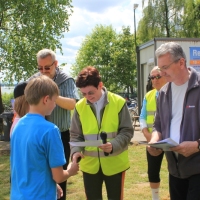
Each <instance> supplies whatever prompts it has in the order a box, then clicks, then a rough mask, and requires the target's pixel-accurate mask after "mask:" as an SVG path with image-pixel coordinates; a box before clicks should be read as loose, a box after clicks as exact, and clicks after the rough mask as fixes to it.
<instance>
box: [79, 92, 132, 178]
mask: <svg viewBox="0 0 200 200" xmlns="http://www.w3.org/2000/svg"><path fill="white" fill-rule="evenodd" d="M108 101H109V103H108V104H107V105H106V106H105V109H104V113H103V116H102V120H101V127H100V128H99V127H98V121H97V119H96V117H95V115H94V113H93V111H92V109H91V108H90V105H88V104H87V103H86V98H83V99H81V100H79V102H78V103H77V104H76V110H77V112H78V114H79V117H80V121H81V125H82V132H83V135H84V138H85V141H92V140H101V138H100V133H101V131H104V132H106V133H107V141H111V140H113V139H114V138H115V137H116V136H117V134H118V124H119V118H118V113H119V112H120V111H121V109H122V107H123V106H124V104H125V100H124V99H123V98H122V97H120V96H118V95H115V94H113V93H110V92H108ZM82 153H83V154H84V158H83V159H81V162H80V170H82V171H84V172H87V173H90V174H96V173H97V172H98V171H99V168H100V166H101V168H102V171H103V173H104V174H105V175H107V176H110V175H113V174H117V173H119V172H122V171H125V170H126V169H128V168H129V166H130V165H129V160H128V146H126V147H125V148H124V149H122V150H121V151H119V152H115V153H112V154H109V156H105V155H104V152H103V151H102V150H101V149H99V148H98V147H85V149H84V152H82Z"/></svg>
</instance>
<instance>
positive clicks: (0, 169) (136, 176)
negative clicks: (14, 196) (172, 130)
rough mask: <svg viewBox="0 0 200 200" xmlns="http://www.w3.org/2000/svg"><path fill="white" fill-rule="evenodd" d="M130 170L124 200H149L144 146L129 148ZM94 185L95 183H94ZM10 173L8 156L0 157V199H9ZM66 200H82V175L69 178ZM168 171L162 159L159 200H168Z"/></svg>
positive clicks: (104, 192) (126, 179)
mask: <svg viewBox="0 0 200 200" xmlns="http://www.w3.org/2000/svg"><path fill="white" fill-rule="evenodd" d="M129 159H130V165H131V167H130V169H129V170H127V172H126V178H125V185H124V200H133V199H134V200H151V199H152V198H151V191H150V188H149V183H148V177H147V162H146V152H145V146H143V145H141V146H140V145H135V144H134V145H132V146H129ZM94 184H95V183H94ZM9 190H10V172H9V156H0V199H1V200H7V199H9ZM103 195H104V200H106V199H107V198H106V191H105V187H104V188H103ZM67 199H69V200H84V199H86V198H85V193H84V186H83V179H82V173H81V172H79V173H78V175H76V176H73V177H70V178H69V180H68V184H67ZM169 199H170V198H169V192H168V170H167V164H166V159H165V157H164V159H163V163H162V169H161V185H160V200H169Z"/></svg>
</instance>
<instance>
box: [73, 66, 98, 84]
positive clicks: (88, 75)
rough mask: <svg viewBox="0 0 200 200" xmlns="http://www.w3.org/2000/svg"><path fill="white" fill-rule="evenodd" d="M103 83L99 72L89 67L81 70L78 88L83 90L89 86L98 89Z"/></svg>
mask: <svg viewBox="0 0 200 200" xmlns="http://www.w3.org/2000/svg"><path fill="white" fill-rule="evenodd" d="M100 82H101V76H100V74H99V71H98V70H97V69H96V68H95V67H92V66H88V67H86V68H84V69H82V70H81V72H80V73H79V74H78V77H77V79H76V86H77V87H78V88H83V87H87V86H94V87H96V88H98V85H99V83H100Z"/></svg>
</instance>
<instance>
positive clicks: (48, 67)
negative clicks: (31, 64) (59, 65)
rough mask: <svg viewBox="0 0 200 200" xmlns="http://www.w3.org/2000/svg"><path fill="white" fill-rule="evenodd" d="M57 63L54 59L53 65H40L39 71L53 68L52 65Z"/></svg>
mask: <svg viewBox="0 0 200 200" xmlns="http://www.w3.org/2000/svg"><path fill="white" fill-rule="evenodd" d="M54 63H55V61H53V63H52V64H51V65H49V66H44V67H40V66H38V71H42V70H44V69H45V70H46V71H47V70H50V69H51V66H52V65H53V64H54Z"/></svg>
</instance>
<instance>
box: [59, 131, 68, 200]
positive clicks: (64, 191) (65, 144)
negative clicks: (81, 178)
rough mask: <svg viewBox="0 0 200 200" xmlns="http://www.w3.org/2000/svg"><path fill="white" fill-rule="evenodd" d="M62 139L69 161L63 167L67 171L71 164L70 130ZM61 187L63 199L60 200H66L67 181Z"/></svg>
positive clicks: (63, 134) (62, 135)
mask: <svg viewBox="0 0 200 200" xmlns="http://www.w3.org/2000/svg"><path fill="white" fill-rule="evenodd" d="M61 139H62V143H63V148H64V153H65V159H66V161H67V163H66V164H65V165H63V169H67V166H68V164H69V157H70V145H69V141H70V133H69V130H67V131H64V132H61ZM59 185H60V187H61V188H62V190H63V197H61V198H60V199H59V200H66V194H67V192H66V190H67V181H65V182H62V183H59Z"/></svg>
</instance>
